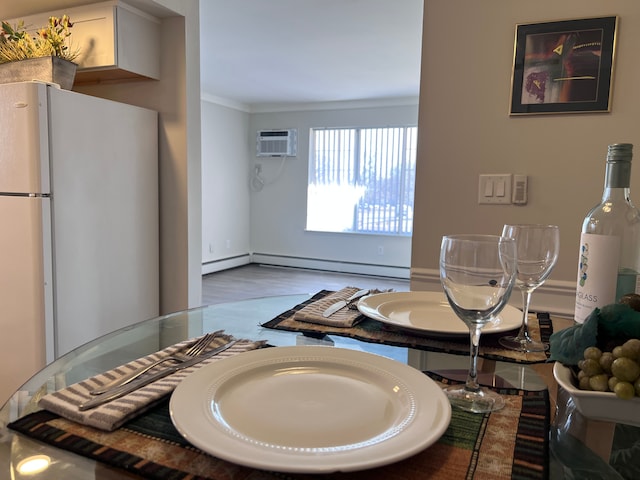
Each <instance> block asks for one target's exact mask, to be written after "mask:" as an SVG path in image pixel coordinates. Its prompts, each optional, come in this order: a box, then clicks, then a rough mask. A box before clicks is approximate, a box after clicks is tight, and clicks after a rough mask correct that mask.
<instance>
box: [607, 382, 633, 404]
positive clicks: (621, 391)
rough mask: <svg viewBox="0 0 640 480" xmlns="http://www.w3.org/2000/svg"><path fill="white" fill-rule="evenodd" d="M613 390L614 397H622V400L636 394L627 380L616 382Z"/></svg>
mask: <svg viewBox="0 0 640 480" xmlns="http://www.w3.org/2000/svg"><path fill="white" fill-rule="evenodd" d="M613 392H614V393H615V394H616V397H618V398H622V399H624V400H629V399H631V398H633V397H634V396H635V394H636V390H635V388H634V387H633V385H631V384H630V383H629V382H618V383H616V387H615V389H614V390H613Z"/></svg>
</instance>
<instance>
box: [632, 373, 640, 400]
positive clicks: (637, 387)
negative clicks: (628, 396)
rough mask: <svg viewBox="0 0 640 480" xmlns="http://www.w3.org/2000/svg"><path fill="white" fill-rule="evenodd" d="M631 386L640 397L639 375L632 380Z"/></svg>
mask: <svg viewBox="0 0 640 480" xmlns="http://www.w3.org/2000/svg"><path fill="white" fill-rule="evenodd" d="M633 386H634V387H635V389H636V395H637V396H638V397H640V377H638V379H637V380H636V381H635V382H634V384H633Z"/></svg>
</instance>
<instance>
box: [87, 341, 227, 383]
mask: <svg viewBox="0 0 640 480" xmlns="http://www.w3.org/2000/svg"><path fill="white" fill-rule="evenodd" d="M220 333H222V330H218V331H217V332H212V333H207V334H206V335H204V336H203V337H202V338H201V339H200V340H198V341H197V342H196V343H194V344H193V345H191V346H190V347H189V348H188V349H186V350H185V351H184V352H181V351H178V352H175V353H174V354H173V355H170V356H168V357H164V358H161V359H159V360H156V361H155V362H153V363H150V364H149V365H147V366H146V367H142V368H139V369H137V370H134V371H133V372H131V373H129V374H127V375H125V376H124V377H120V378H117V379H115V380H114V381H112V382H109V383H107V384H106V385H103V386H101V387H98V388H95V389H93V390H91V391H90V392H89V393H90V394H91V395H101V394H103V393H105V392H106V391H108V390H111V389H112V388H114V387H119V386H121V385H126V384H127V383H129V382H131V381H132V380H135V379H136V378H138V377H139V376H140V375H143V374H145V373H146V372H148V371H149V370H151V369H152V368H153V367H155V366H156V365H160V364H161V363H164V362H169V361H174V362H184V361H185V360H189V359H190V358H193V357H195V356H197V355H198V354H200V353H202V352H203V351H204V350H205V349H206V348H207V347H208V346H209V344H210V343H211V340H213V339H214V338H215V337H216V336H218V335H220Z"/></svg>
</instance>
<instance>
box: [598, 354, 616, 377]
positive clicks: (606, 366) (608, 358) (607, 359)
mask: <svg viewBox="0 0 640 480" xmlns="http://www.w3.org/2000/svg"><path fill="white" fill-rule="evenodd" d="M614 360H615V358H613V353H611V352H603V354H602V356H601V357H600V360H599V363H600V366H601V367H602V370H604V371H605V372H606V373H608V374H611V364H612V363H613V361H614Z"/></svg>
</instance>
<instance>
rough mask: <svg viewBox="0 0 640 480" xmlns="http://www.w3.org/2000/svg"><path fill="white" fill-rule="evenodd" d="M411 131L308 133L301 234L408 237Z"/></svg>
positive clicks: (414, 135)
mask: <svg viewBox="0 0 640 480" xmlns="http://www.w3.org/2000/svg"><path fill="white" fill-rule="evenodd" d="M416 140H417V127H382V128H331V129H326V128H317V129H312V133H311V146H310V149H309V151H310V159H309V185H308V191H307V230H314V231H322V232H354V233H369V234H391V235H411V232H412V229H413V191H414V186H415V171H416Z"/></svg>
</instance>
